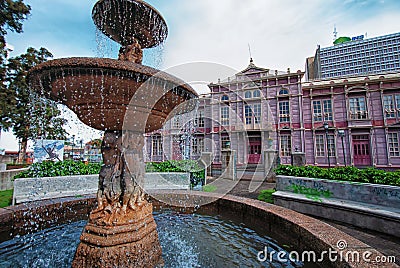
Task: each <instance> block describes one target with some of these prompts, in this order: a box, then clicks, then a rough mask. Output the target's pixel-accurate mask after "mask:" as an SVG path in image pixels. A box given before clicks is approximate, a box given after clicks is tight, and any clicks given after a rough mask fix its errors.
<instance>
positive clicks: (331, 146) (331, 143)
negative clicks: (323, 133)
mask: <svg viewBox="0 0 400 268" xmlns="http://www.w3.org/2000/svg"><path fill="white" fill-rule="evenodd" d="M328 155H329V156H330V157H335V156H336V145H335V135H328Z"/></svg>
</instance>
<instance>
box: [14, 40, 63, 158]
mask: <svg viewBox="0 0 400 268" xmlns="http://www.w3.org/2000/svg"><path fill="white" fill-rule="evenodd" d="M52 56H53V55H52V54H51V53H50V52H49V51H48V50H47V49H45V48H40V49H39V50H36V49H34V48H31V47H30V48H28V50H27V52H26V53H25V54H22V55H20V56H17V57H14V58H10V59H9V61H8V64H7V74H6V78H7V85H8V90H9V91H10V92H12V94H13V96H15V102H16V103H15V106H14V107H13V115H12V116H11V122H12V130H13V133H14V134H15V136H16V137H17V138H18V139H19V140H20V141H21V151H20V154H19V156H18V161H19V162H22V160H23V159H24V157H25V155H26V148H27V144H28V140H34V139H38V138H43V139H65V137H66V135H67V133H66V131H65V130H64V129H63V125H64V124H65V123H66V120H65V119H62V118H60V117H59V116H60V114H61V112H60V110H59V109H58V107H57V104H56V103H55V102H53V101H50V100H46V99H44V98H42V97H40V96H38V95H37V94H36V93H34V92H32V91H31V90H30V89H29V86H28V84H27V81H26V76H27V74H28V72H29V70H30V69H31V68H33V67H34V66H36V65H37V64H40V63H42V62H45V61H47V59H48V58H51V57H52Z"/></svg>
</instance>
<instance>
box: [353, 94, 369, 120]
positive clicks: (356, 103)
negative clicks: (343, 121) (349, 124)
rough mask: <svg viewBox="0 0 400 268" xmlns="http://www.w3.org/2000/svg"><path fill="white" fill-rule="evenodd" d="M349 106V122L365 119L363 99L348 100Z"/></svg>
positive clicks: (365, 109)
mask: <svg viewBox="0 0 400 268" xmlns="http://www.w3.org/2000/svg"><path fill="white" fill-rule="evenodd" d="M349 106H350V119H351V120H360V119H367V107H366V105H365V97H356V98H350V99H349Z"/></svg>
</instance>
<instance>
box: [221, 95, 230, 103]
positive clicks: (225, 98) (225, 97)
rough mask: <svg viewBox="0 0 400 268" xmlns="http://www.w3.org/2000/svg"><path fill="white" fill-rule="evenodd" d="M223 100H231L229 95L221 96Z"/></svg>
mask: <svg viewBox="0 0 400 268" xmlns="http://www.w3.org/2000/svg"><path fill="white" fill-rule="evenodd" d="M221 101H224V102H225V101H229V97H228V95H223V96H222V97H221Z"/></svg>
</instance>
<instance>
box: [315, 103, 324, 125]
mask: <svg viewBox="0 0 400 268" xmlns="http://www.w3.org/2000/svg"><path fill="white" fill-rule="evenodd" d="M313 111H314V121H315V122H319V121H322V106H321V101H319V100H318V101H313Z"/></svg>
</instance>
